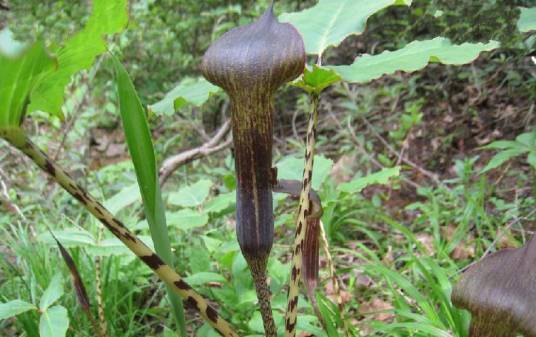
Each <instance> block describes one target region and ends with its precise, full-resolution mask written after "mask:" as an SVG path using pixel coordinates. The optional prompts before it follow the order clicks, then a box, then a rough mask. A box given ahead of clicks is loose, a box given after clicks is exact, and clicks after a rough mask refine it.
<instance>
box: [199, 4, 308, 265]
mask: <svg viewBox="0 0 536 337" xmlns="http://www.w3.org/2000/svg"><path fill="white" fill-rule="evenodd" d="M304 67H305V48H304V44H303V39H302V37H301V35H300V34H299V33H298V31H297V30H296V29H295V28H294V27H293V26H291V25H290V24H287V23H279V22H278V21H277V19H276V18H275V17H274V14H273V9H272V8H270V9H268V10H267V11H266V13H264V15H262V16H261V17H260V18H259V19H258V20H257V21H256V22H254V23H252V24H249V25H247V26H243V27H238V28H235V29H232V30H230V31H229V32H227V33H225V34H224V35H223V36H222V37H221V38H220V39H218V40H217V41H215V42H214V43H213V44H212V46H211V47H210V48H209V49H208V50H207V52H206V53H205V56H204V57H203V62H202V66H201V69H202V71H203V74H204V76H205V77H206V78H207V79H208V80H209V81H210V82H212V83H214V84H216V85H218V86H220V87H221V88H223V89H224V90H225V91H226V92H227V94H228V95H229V97H230V98H231V111H232V123H233V141H234V150H235V164H236V174H237V185H238V186H237V236H238V241H239V243H240V247H241V249H242V252H243V253H244V255H245V256H246V258H247V259H252V258H253V259H256V260H257V261H256V262H257V264H258V263H259V262H260V261H259V259H266V258H267V257H268V255H269V253H270V250H271V247H272V243H273V214H272V191H271V180H272V179H271V167H272V114H273V103H272V98H273V94H274V92H275V91H276V90H277V88H279V87H280V86H281V85H283V84H284V83H286V82H288V81H290V80H292V79H295V78H296V77H298V76H299V75H300V74H301V73H302V72H303V70H304ZM262 264H265V261H263V262H262V263H261V265H262Z"/></svg>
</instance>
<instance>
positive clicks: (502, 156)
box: [480, 129, 536, 173]
mask: <svg viewBox="0 0 536 337" xmlns="http://www.w3.org/2000/svg"><path fill="white" fill-rule="evenodd" d="M483 149H486V150H500V151H499V152H498V153H497V154H496V155H495V156H494V157H493V158H491V160H490V161H489V162H488V164H487V165H486V167H484V168H483V169H482V171H481V172H480V173H486V172H488V171H490V170H493V169H495V168H497V167H499V166H501V165H502V164H504V163H505V162H507V161H509V160H510V159H512V158H515V157H518V156H521V155H526V156H527V163H529V164H530V165H531V166H532V167H533V168H534V169H536V129H534V130H532V131H531V132H527V133H523V134H520V135H519V136H517V137H516V139H515V140H498V141H495V142H492V143H490V144H488V145H486V146H484V147H483Z"/></svg>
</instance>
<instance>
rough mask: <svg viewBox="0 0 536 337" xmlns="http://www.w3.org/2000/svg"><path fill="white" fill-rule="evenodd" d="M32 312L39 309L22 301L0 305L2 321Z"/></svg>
mask: <svg viewBox="0 0 536 337" xmlns="http://www.w3.org/2000/svg"><path fill="white" fill-rule="evenodd" d="M30 310H37V307H36V306H35V305H33V304H31V303H28V302H25V301H22V300H13V301H9V302H6V303H0V320H2V319H6V318H10V317H13V316H17V315H19V314H22V313H24V312H26V311H30Z"/></svg>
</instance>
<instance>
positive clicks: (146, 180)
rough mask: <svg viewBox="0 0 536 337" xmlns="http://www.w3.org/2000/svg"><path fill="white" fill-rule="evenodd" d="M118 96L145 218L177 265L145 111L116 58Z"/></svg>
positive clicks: (176, 307) (179, 315)
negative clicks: (168, 230)
mask: <svg viewBox="0 0 536 337" xmlns="http://www.w3.org/2000/svg"><path fill="white" fill-rule="evenodd" d="M113 64H114V68H115V73H116V82H117V93H118V97H119V105H120V109H119V110H120V112H121V119H122V121H123V128H124V130H125V137H126V139H127V145H128V149H129V152H130V155H131V157H132V161H133V163H134V168H135V170H136V177H137V179H138V184H139V186H140V191H141V196H142V200H143V206H144V209H145V216H146V217H147V222H148V223H149V229H150V231H151V236H152V238H153V242H154V246H155V250H156V252H157V254H158V255H160V256H161V257H162V258H163V259H164V261H165V262H166V263H167V264H169V265H171V266H173V255H172V253H171V246H170V243H169V236H168V232H167V225H166V217H165V211H164V203H163V200H162V194H161V192H160V185H159V183H158V175H157V170H156V159H155V155H154V148H153V142H152V140H151V133H150V131H149V125H148V123H147V117H146V114H145V110H144V109H143V106H142V104H141V102H140V99H139V97H138V95H137V93H136V89H135V88H134V85H133V84H132V81H131V80H130V77H129V75H128V73H127V71H126V69H125V68H124V67H123V65H122V64H121V63H120V62H119V61H118V60H117V59H116V58H115V57H114V58H113ZM168 296H169V300H170V302H171V305H172V307H173V313H174V315H175V319H176V321H177V325H178V327H179V330H180V332H181V335H182V336H186V322H185V319H184V309H183V306H182V301H181V299H180V298H179V297H178V296H177V295H175V294H173V293H171V291H169V289H168Z"/></svg>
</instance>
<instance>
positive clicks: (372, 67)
mask: <svg viewBox="0 0 536 337" xmlns="http://www.w3.org/2000/svg"><path fill="white" fill-rule="evenodd" d="M498 47H499V42H497V41H491V42H488V43H463V44H461V45H454V44H452V43H451V42H450V41H449V40H448V39H446V38H443V37H436V38H434V39H432V40H425V41H413V42H411V43H409V44H408V45H406V46H405V47H404V48H402V49H399V50H395V51H384V52H383V53H381V54H378V55H363V56H360V57H358V58H357V59H356V60H355V62H354V63H353V64H351V65H343V66H328V68H330V69H333V70H335V71H336V72H337V73H339V74H340V75H341V76H342V78H343V79H344V80H346V81H348V82H353V83H366V82H369V81H372V80H374V79H377V78H380V77H381V76H383V75H390V74H393V73H395V72H396V71H405V72H413V71H416V70H419V69H422V68H424V67H426V66H427V65H428V63H431V62H434V63H443V64H458V65H459V64H466V63H470V62H472V61H474V60H475V59H476V58H477V57H478V55H479V54H480V53H481V52H484V51H490V50H493V49H495V48H498Z"/></svg>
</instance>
